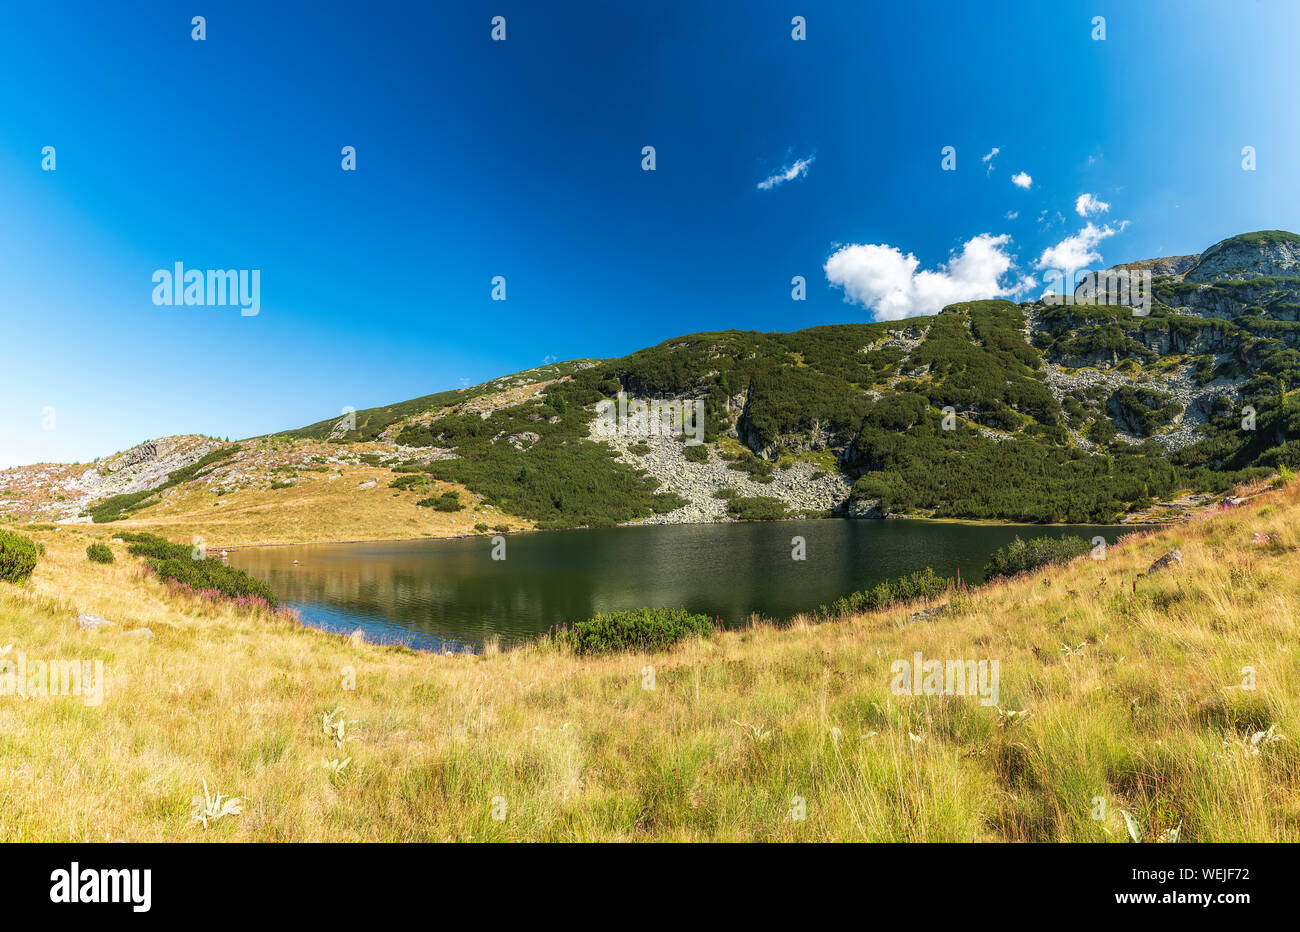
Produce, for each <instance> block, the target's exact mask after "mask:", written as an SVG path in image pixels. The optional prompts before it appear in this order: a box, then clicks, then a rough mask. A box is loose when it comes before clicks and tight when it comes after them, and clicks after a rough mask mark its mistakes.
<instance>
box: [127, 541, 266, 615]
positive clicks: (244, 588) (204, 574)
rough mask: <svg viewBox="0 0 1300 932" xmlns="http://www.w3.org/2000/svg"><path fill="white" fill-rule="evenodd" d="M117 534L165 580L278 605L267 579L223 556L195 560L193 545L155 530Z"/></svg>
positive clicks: (231, 597) (201, 590) (209, 591)
mask: <svg viewBox="0 0 1300 932" xmlns="http://www.w3.org/2000/svg"><path fill="white" fill-rule="evenodd" d="M117 536H118V537H120V538H122V540H124V541H126V542H127V548H126V549H127V551H128V552H130V553H131V554H133V555H135V556H138V557H142V558H143V559H144V561H145V563H147V564H148V565H149V568H150V569H152V570H153V571H154V573H155V574H156V575H157V576H158V578H160V579H162V580H165V581H170V582H174V583H178V584H180V585H182V586H188V587H189V588H191V589H194V590H196V591H199V592H206V593H215V594H217V595H221V596H224V597H226V598H230V599H247V598H254V599H261V600H263V601H264V602H266V603H267V605H269V606H270V607H271V608H276V607H277V606H278V605H279V602H278V601H277V600H276V597H275V594H274V593H273V592H272V591H271V587H270V586H268V585H267V584H266V583H264V582H262V581H261V580H259V579H255V578H254V577H252V576H249V575H248V574H247V573H245V572H244V571H243V570H237V569H235V568H234V567H233V566H227V565H226V564H224V563H222V562H221V561H220V560H195V559H194V558H193V549H192V548H191V547H189V546H188V545H186V544H175V543H172V542H171V541H169V540H167V539H166V538H163V537H158V536H157V535H156V534H134V533H131V532H129V531H127V532H123V533H121V534H118V535H117Z"/></svg>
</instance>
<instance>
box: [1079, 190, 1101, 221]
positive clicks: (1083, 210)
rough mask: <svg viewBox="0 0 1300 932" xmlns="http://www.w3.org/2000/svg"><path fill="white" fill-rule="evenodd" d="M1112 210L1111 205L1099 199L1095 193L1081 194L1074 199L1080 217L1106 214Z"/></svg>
mask: <svg viewBox="0 0 1300 932" xmlns="http://www.w3.org/2000/svg"><path fill="white" fill-rule="evenodd" d="M1109 210H1110V205H1109V204H1107V203H1106V202H1105V201H1099V200H1097V195H1095V194H1080V195H1079V196H1078V197H1077V198H1075V200H1074V212H1075V213H1076V214H1078V215H1079V216H1080V217H1086V216H1088V215H1089V214H1104V213H1106V212H1107V211H1109Z"/></svg>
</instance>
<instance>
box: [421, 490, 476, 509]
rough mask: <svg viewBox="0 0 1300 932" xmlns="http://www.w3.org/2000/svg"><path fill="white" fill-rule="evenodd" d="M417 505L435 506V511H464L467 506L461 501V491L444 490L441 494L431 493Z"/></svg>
mask: <svg viewBox="0 0 1300 932" xmlns="http://www.w3.org/2000/svg"><path fill="white" fill-rule="evenodd" d="M416 504H417V505H420V506H421V507H424V508H430V507H431V508H433V510H434V511H464V510H465V506H464V505H462V504H461V503H460V493H459V492H443V493H442V494H441V495H438V496H433V495H430V496H429V497H428V498H422V499H420V500H419V501H418V502H416Z"/></svg>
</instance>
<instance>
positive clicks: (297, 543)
mask: <svg viewBox="0 0 1300 932" xmlns="http://www.w3.org/2000/svg"><path fill="white" fill-rule="evenodd" d="M1186 520H1187V519H1186V518H1182V519H1180V520H1177V521H1141V522H1139V521H1134V522H1132V523H1127V524H1126V523H1124V522H1120V523H1117V524H1104V523H1103V524H1098V523H1096V522H1091V523H1071V522H1052V523H1027V522H1023V521H1000V520H998V519H995V518H929V517H925V516H923V515H888V516H887V517H884V518H844V517H839V516H834V517H827V518H802V517H794V518H780V519H777V520H775V521H746V520H730V521H689V522H679V523H677V524H672V525H662V524H637V523H635V522H633V523H625V524H615V525H611V527H616V528H635V527H714V526H726V525H731V524H781V523H786V522H794V521H867V522H871V521H909V522H916V523H922V524H962V525H968V526H971V527H1025V528H1040V527H1041V528H1049V527H1050V528H1059V527H1131V528H1134V529H1135V530H1151V529H1158V528H1167V527H1174V526H1176V525H1179V524H1182V523H1184V522H1185V521H1186ZM596 530H609V528H595V527H592V526H591V525H581V526H579V527H564V528H514V529H512V530H509V531H491V532H488V531H484V532H481V533H479V532H472V533H469V534H440V535H421V536H419V537H364V538H356V539H333V538H321V539H317V540H290V541H274V542H268V543H256V544H209V545H208V546H207V549H208V550H209V551H226V552H231V551H235V550H251V549H254V548H256V549H262V548H267V547H310V546H313V545H316V544H404V543H412V542H414V541H422V540H466V539H468V538H471V537H488V538H491V537H496V536H498V535H500V536H503V537H513V536H520V535H524V534H545V533H550V532H552V531H596Z"/></svg>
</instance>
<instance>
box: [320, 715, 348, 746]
mask: <svg viewBox="0 0 1300 932" xmlns="http://www.w3.org/2000/svg"><path fill="white" fill-rule="evenodd" d="M355 724H356V721H355V720H354V721H350V722H349V721H347V720H346V719H345V718H344V717H343V707H342V706H336V707H335V708H333V709H330V710H329V711H328V712H326V713H325V714H324V716H322V719H321V730H322V731H324V732H325V734H327V735H329V737H330V738H332V739H333V741H334V744H335V746H336V747H340V748H341V747H343V742H344V740H345V732H346V730H347V726H348V725H355Z"/></svg>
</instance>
